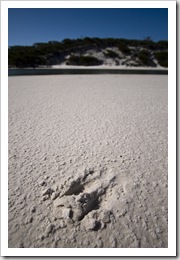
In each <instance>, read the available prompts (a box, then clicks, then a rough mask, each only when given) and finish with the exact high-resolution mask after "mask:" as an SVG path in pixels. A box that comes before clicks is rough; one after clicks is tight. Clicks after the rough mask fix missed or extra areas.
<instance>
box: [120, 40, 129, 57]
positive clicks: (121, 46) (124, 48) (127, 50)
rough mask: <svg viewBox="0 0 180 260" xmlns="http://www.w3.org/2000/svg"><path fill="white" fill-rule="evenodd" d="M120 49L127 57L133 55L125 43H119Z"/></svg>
mask: <svg viewBox="0 0 180 260" xmlns="http://www.w3.org/2000/svg"><path fill="white" fill-rule="evenodd" d="M118 49H119V50H120V51H121V52H122V53H123V54H125V55H130V54H131V51H130V49H129V47H128V46H127V44H125V43H124V42H120V43H119V45H118Z"/></svg>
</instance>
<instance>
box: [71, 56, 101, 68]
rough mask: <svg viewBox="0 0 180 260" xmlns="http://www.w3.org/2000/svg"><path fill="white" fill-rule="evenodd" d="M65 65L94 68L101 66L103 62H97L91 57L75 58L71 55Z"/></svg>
mask: <svg viewBox="0 0 180 260" xmlns="http://www.w3.org/2000/svg"><path fill="white" fill-rule="evenodd" d="M66 64H67V65H78V66H95V65H101V64H103V61H101V60H98V59H97V58H95V57H92V56H76V55H72V56H71V57H70V58H69V60H68V61H67V62H66Z"/></svg>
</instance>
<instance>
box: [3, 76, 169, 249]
mask: <svg viewBox="0 0 180 260" xmlns="http://www.w3.org/2000/svg"><path fill="white" fill-rule="evenodd" d="M167 83H168V78H167V76H164V75H162V76H161V75H58V76H20V77H9V86H8V88H9V101H8V102H9V116H8V117H9V122H8V124H9V128H8V133H9V141H8V142H9V144H8V149H9V173H8V176H9V185H8V210H9V214H8V222H9V231H8V236H9V237H8V238H9V247H167V246H168V230H167V229H168V219H167V217H168V208H167V198H168V187H167V184H168V167H167V164H168V149H167V146H168V143H167V142H168V138H167V133H168V111H167V109H168V99H167V98H168V97H167V93H168V84H167Z"/></svg>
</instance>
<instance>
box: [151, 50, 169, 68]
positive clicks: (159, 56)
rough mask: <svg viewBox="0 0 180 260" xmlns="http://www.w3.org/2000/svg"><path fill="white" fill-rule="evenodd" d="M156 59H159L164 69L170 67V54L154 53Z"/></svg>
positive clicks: (163, 52) (164, 52)
mask: <svg viewBox="0 0 180 260" xmlns="http://www.w3.org/2000/svg"><path fill="white" fill-rule="evenodd" d="M154 56H155V58H156V59H157V61H158V63H159V65H161V66H162V67H166V68H167V67H168V53H167V51H160V52H155V53H154Z"/></svg>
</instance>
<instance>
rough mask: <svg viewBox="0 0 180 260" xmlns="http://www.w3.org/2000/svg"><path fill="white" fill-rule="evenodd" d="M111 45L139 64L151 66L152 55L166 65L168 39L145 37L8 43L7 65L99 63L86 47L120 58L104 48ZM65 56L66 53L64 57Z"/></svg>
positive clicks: (89, 64)
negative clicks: (143, 38) (14, 44)
mask: <svg viewBox="0 0 180 260" xmlns="http://www.w3.org/2000/svg"><path fill="white" fill-rule="evenodd" d="M113 47H117V48H118V50H119V51H120V52H121V53H122V54H123V55H124V56H125V57H126V56H127V57H130V58H131V59H138V60H139V66H143V65H147V66H155V64H154V63H153V59H152V56H153V57H154V58H155V59H156V60H157V61H158V63H159V65H161V66H163V67H168V41H158V42H154V41H152V40H151V39H148V38H147V39H145V40H129V39H114V38H104V39H101V38H89V37H85V38H82V39H64V40H63V41H61V42H58V41H49V42H48V43H35V44H33V45H32V46H11V47H9V49H8V65H9V68H12V67H17V68H26V67H38V66H51V65H54V64H61V63H63V62H66V64H67V65H84V66H94V65H101V64H103V61H102V60H100V59H98V58H96V57H93V56H92V55H83V54H84V53H85V52H86V51H88V50H95V51H102V53H103V54H104V56H105V58H111V59H116V58H120V57H119V55H118V53H117V52H115V51H113V50H107V48H113ZM135 50H136V51H135ZM72 53H73V54H72ZM67 56H69V58H68V59H67ZM117 65H118V64H117Z"/></svg>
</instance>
